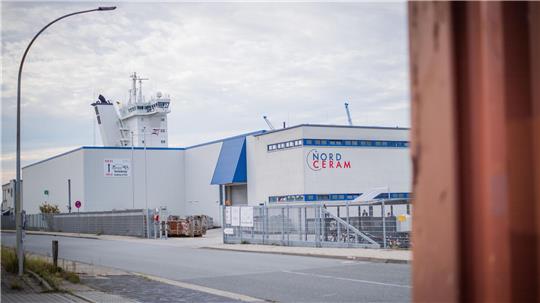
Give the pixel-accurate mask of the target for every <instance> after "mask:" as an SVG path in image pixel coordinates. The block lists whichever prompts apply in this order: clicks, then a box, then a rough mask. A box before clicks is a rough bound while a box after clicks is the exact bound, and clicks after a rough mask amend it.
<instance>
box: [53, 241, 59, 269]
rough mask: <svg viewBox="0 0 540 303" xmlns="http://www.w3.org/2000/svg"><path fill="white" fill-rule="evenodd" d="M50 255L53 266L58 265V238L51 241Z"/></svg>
mask: <svg viewBox="0 0 540 303" xmlns="http://www.w3.org/2000/svg"><path fill="white" fill-rule="evenodd" d="M52 257H53V264H54V268H57V267H58V240H53V241H52Z"/></svg>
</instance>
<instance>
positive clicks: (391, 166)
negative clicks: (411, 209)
mask: <svg viewBox="0 0 540 303" xmlns="http://www.w3.org/2000/svg"><path fill="white" fill-rule="evenodd" d="M408 136H409V130H408V129H398V128H360V127H342V126H336V127H332V126H325V127H319V126H301V127H296V128H290V129H286V130H278V131H275V132H270V133H267V134H264V135H259V136H253V137H248V141H247V142H248V145H247V150H248V153H247V162H248V199H249V203H250V204H258V203H261V202H268V197H269V196H284V195H296V194H337V193H361V192H364V191H367V190H370V189H373V188H374V187H383V186H384V187H386V186H389V187H390V191H391V192H410V191H411V171H412V167H411V162H410V156H409V148H403V147H400V148H397V147H396V148H392V147H341V146H335V147H323V146H302V147H292V148H285V149H281V150H275V151H268V150H267V146H268V145H269V144H276V143H280V142H287V141H291V140H296V139H356V140H361V139H363V140H391V141H409V137H408ZM315 151H316V152H318V153H319V154H321V153H327V154H328V153H332V154H333V155H334V157H335V154H336V153H339V154H340V156H341V157H342V164H343V162H344V161H348V162H349V163H350V165H351V167H350V168H333V169H330V168H325V169H321V170H317V171H314V170H312V169H310V168H309V165H308V162H307V157H308V155H309V153H310V152H315Z"/></svg>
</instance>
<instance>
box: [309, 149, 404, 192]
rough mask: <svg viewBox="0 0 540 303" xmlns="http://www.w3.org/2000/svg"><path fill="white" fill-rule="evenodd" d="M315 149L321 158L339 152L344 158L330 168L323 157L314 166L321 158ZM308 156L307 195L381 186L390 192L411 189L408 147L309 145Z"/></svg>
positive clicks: (328, 162) (367, 189)
mask: <svg viewBox="0 0 540 303" xmlns="http://www.w3.org/2000/svg"><path fill="white" fill-rule="evenodd" d="M314 152H317V153H318V154H319V159H320V158H322V157H323V155H333V157H334V158H335V157H336V155H339V156H340V161H336V160H332V161H333V165H332V166H333V167H330V165H329V164H330V160H326V162H325V163H326V165H325V167H324V168H323V165H322V164H321V163H322V160H319V161H320V162H319V165H318V166H317V167H318V168H320V169H319V170H316V168H315V169H312V167H311V166H312V163H313V161H317V160H313V153H314ZM327 157H329V156H327ZM304 159H305V161H304V171H305V193H306V194H333V193H363V192H366V191H369V190H371V189H373V188H379V187H385V188H386V187H389V188H390V192H410V191H411V184H410V181H411V163H410V157H409V149H408V148H369V147H355V148H346V147H320V146H309V147H308V146H306V147H305V148H304ZM309 162H311V163H309ZM338 163H340V166H341V167H337V165H338Z"/></svg>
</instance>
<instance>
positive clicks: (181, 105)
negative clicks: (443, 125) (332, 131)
mask: <svg viewBox="0 0 540 303" xmlns="http://www.w3.org/2000/svg"><path fill="white" fill-rule="evenodd" d="M94 6H97V5H96V4H92V3H61V4H59V3H47V2H40V3H12V2H4V3H2V65H3V72H2V76H3V83H2V145H3V147H2V166H3V168H4V169H5V168H6V167H10V166H12V165H11V161H12V160H11V158H9V157H5V155H6V154H9V153H11V152H12V151H13V150H14V138H15V136H14V135H15V134H14V121H15V120H14V113H15V97H16V76H17V69H18V62H19V60H20V57H21V55H22V52H23V50H24V48H25V47H26V44H27V43H28V42H29V40H30V39H31V37H32V36H33V34H34V33H35V32H36V31H37V30H39V28H40V27H41V26H43V25H44V24H46V23H47V22H49V21H50V20H52V19H53V18H54V17H56V16H60V15H62V14H65V13H68V12H72V11H75V10H80V9H87V8H92V7H94ZM406 39H407V33H406V5H405V4H404V3H390V4H368V3H341V4H338V3H296V4H291V3H276V4H268V3H157V4H149V3H126V2H121V3H119V4H118V9H117V10H116V11H112V12H103V13H92V14H86V15H79V16H74V17H70V18H69V19H66V20H62V21H61V22H59V23H57V24H55V25H53V26H52V27H51V28H50V29H48V30H47V31H46V32H45V33H44V34H43V36H42V37H40V38H39V39H38V40H37V41H36V43H35V45H34V46H33V47H32V49H31V51H30V53H29V56H28V58H27V62H26V65H25V69H24V77H23V80H24V81H23V98H22V100H23V103H24V106H23V120H22V121H23V123H22V127H23V136H22V138H23V150H24V149H30V150H33V153H34V154H39V151H40V150H41V149H43V148H48V149H50V148H54V147H56V146H80V145H90V144H92V138H93V136H92V119H93V116H92V110H91V107H90V106H89V104H90V103H91V102H92V101H94V99H95V97H96V96H97V95H98V94H103V95H105V96H106V97H107V98H110V99H113V100H120V101H122V100H125V99H126V97H127V89H128V88H129V85H130V82H129V78H128V76H129V74H130V73H131V72H133V71H137V72H138V73H139V74H141V75H143V76H146V77H149V78H150V81H147V82H146V83H145V86H144V88H143V89H144V90H145V92H146V93H147V94H150V93H154V92H155V91H157V90H160V91H163V92H166V93H168V94H170V95H171V96H172V98H173V100H172V113H171V114H170V115H169V128H170V136H171V138H170V142H171V143H172V144H174V145H179V146H188V145H193V144H197V143H201V141H205V140H213V139H218V138H220V137H223V136H229V135H235V134H237V133H239V132H249V131H253V130H258V129H263V128H265V127H266V125H265V123H264V121H263V120H262V115H264V114H266V115H268V116H269V117H270V118H271V119H272V121H273V122H274V124H276V125H280V124H281V121H287V122H288V124H289V125H291V124H299V123H339V124H344V123H346V117H345V112H344V109H343V102H344V101H345V100H346V99H349V100H350V103H351V111H352V116H353V119H354V121H355V123H357V124H362V125H390V126H395V125H400V126H408V125H409V105H408V102H409V101H408V100H409V93H408V72H407V64H408V63H407V45H406V41H407V40H406ZM46 154H47V155H48V153H47V152H43V157H45V155H46ZM38 158H39V157H38ZM7 175H9V174H7ZM7 175H6V176H7ZM2 178H3V181H5V180H6V179H5V175H4V174H2Z"/></svg>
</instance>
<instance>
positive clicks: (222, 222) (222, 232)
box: [219, 185, 227, 244]
mask: <svg viewBox="0 0 540 303" xmlns="http://www.w3.org/2000/svg"><path fill="white" fill-rule="evenodd" d="M220 189H221V185H220ZM220 197H221V196H220ZM219 208H220V209H221V237H222V240H223V243H224V244H225V243H227V235H225V228H227V227H226V226H225V225H227V222H225V217H226V216H225V211H226V206H225V205H220V207H219Z"/></svg>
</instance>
